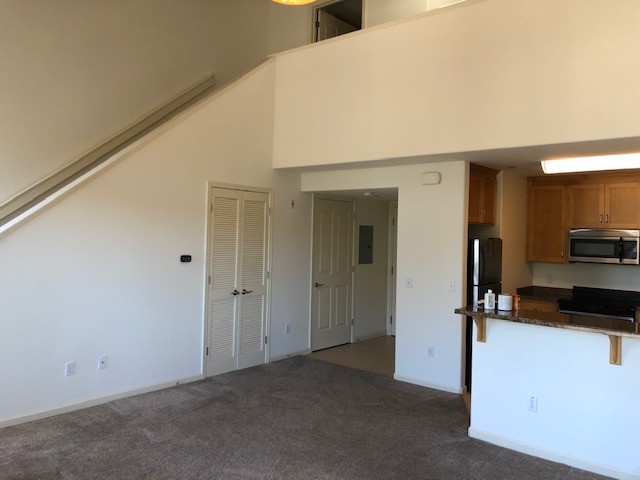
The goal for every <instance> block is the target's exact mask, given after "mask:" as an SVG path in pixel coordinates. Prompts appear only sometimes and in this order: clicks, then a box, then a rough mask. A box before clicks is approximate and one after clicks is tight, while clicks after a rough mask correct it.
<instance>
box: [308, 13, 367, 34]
mask: <svg viewBox="0 0 640 480" xmlns="http://www.w3.org/2000/svg"><path fill="white" fill-rule="evenodd" d="M316 28H317V32H316V39H317V40H316V41H317V42H319V41H321V40H326V39H327V38H333V37H337V36H338V35H344V34H345V33H349V32H355V31H356V30H357V28H356V27H354V26H353V25H351V24H349V23H347V22H344V21H342V20H340V19H339V18H337V17H334V16H333V15H331V14H330V13H327V12H325V11H324V10H318V17H317V20H316Z"/></svg>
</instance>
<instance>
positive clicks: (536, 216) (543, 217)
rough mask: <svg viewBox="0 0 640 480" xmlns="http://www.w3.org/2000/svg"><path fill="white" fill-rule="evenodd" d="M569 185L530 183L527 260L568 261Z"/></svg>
mask: <svg viewBox="0 0 640 480" xmlns="http://www.w3.org/2000/svg"><path fill="white" fill-rule="evenodd" d="M566 242H567V187H566V186H564V185H531V184H530V185H529V204H528V212H527V261H529V262H552V263H564V262H565V258H566V255H565V248H566Z"/></svg>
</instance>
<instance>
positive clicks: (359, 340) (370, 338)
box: [356, 330, 387, 342]
mask: <svg viewBox="0 0 640 480" xmlns="http://www.w3.org/2000/svg"><path fill="white" fill-rule="evenodd" d="M386 336H387V331H386V330H385V331H384V332H378V333H372V334H371V335H364V336H362V337H358V338H356V342H364V341H365V340H372V339H374V338H379V337H386Z"/></svg>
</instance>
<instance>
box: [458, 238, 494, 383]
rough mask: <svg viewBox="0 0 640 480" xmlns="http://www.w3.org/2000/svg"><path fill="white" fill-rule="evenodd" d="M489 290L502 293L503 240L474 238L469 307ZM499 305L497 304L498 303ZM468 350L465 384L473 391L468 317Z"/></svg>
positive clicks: (469, 260) (470, 254)
mask: <svg viewBox="0 0 640 480" xmlns="http://www.w3.org/2000/svg"><path fill="white" fill-rule="evenodd" d="M489 290H492V291H493V293H495V294H496V300H497V295H498V294H499V293H501V292H502V240H501V239H500V238H488V239H480V238H472V239H470V240H469V251H468V253H467V305H473V306H476V305H478V300H483V299H484V294H485V293H487V292H488V291H489ZM496 303H497V302H496ZM466 333H467V335H466V336H467V342H466V343H467V348H466V352H467V355H466V369H465V384H466V386H467V391H469V392H470V391H471V355H472V351H471V350H472V346H473V320H472V319H471V317H467V331H466Z"/></svg>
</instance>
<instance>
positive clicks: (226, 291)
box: [205, 186, 271, 377]
mask: <svg viewBox="0 0 640 480" xmlns="http://www.w3.org/2000/svg"><path fill="white" fill-rule="evenodd" d="M209 196H210V197H209V198H210V203H209V231H208V240H207V249H208V262H207V295H206V297H207V305H206V322H205V324H206V332H205V376H207V377H209V376H212V375H218V374H220V373H225V372H229V371H232V370H239V369H242V368H248V367H253V366H255V365H260V364H262V363H266V360H267V353H268V352H267V340H268V339H267V335H266V332H267V322H268V312H269V290H270V288H269V286H270V281H269V272H268V265H269V258H270V243H271V242H270V232H271V225H270V223H271V207H270V204H271V193H270V192H269V191H259V190H258V189H256V190H249V189H243V188H240V187H238V188H219V187H215V186H212V187H210V191H209Z"/></svg>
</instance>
